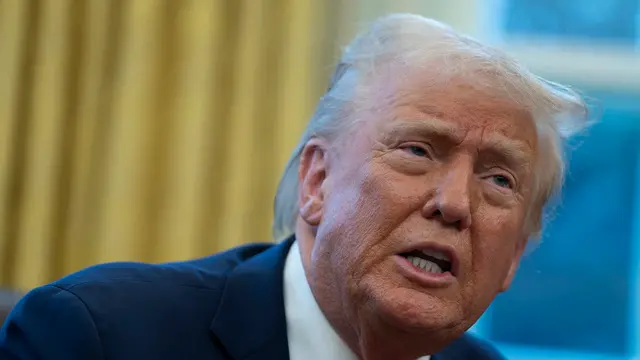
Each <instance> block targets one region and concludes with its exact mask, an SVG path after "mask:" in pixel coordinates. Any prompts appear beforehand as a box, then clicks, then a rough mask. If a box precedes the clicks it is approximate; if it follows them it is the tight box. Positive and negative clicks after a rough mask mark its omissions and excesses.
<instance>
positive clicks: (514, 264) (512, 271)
mask: <svg viewBox="0 0 640 360" xmlns="http://www.w3.org/2000/svg"><path fill="white" fill-rule="evenodd" d="M527 240H528V239H527V238H526V237H525V238H522V239H521V240H520V241H518V244H517V245H516V249H515V252H514V254H513V258H512V259H511V266H510V267H509V272H508V273H507V277H506V278H505V279H504V282H503V283H502V288H501V289H500V292H504V291H507V289H509V287H510V286H511V282H512V281H513V278H514V277H515V275H516V271H517V270H518V267H519V266H520V259H521V258H522V254H524V250H525V249H526V247H527V242H528V241H527Z"/></svg>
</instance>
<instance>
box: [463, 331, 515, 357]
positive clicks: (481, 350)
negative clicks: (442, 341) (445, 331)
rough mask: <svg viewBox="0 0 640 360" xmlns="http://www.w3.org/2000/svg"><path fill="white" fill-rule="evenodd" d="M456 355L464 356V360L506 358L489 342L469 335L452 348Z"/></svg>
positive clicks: (464, 336)
mask: <svg viewBox="0 0 640 360" xmlns="http://www.w3.org/2000/svg"><path fill="white" fill-rule="evenodd" d="M450 347H451V348H452V349H455V351H456V353H461V354H464V356H465V357H464V358H468V359H476V360H505V359H506V358H505V357H504V356H503V355H502V354H500V352H499V351H498V350H497V349H496V348H495V347H494V346H493V345H492V344H491V343H489V342H488V341H486V340H482V339H480V338H478V337H476V336H474V335H471V334H469V333H466V334H464V335H463V336H462V337H461V338H460V339H458V340H457V341H455V342H454V343H453V344H452V345H451V346H450Z"/></svg>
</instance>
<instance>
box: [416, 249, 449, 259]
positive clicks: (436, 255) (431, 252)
mask: <svg viewBox="0 0 640 360" xmlns="http://www.w3.org/2000/svg"><path fill="white" fill-rule="evenodd" d="M422 253H423V254H425V255H429V256H431V257H434V258H436V259H439V260H444V261H449V262H451V259H449V257H448V256H447V254H445V253H441V252H440V251H435V250H422Z"/></svg>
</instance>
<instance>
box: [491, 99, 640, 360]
mask: <svg viewBox="0 0 640 360" xmlns="http://www.w3.org/2000/svg"><path fill="white" fill-rule="evenodd" d="M639 121H640V113H634V112H626V111H614V110H609V111H606V112H605V114H604V118H603V120H602V122H601V123H600V124H598V125H597V126H595V127H594V128H593V129H592V130H591V131H590V133H589V135H588V136H587V137H585V138H584V139H581V140H580V141H581V142H582V143H581V144H580V146H579V147H577V150H575V151H574V152H573V155H571V162H570V167H569V174H568V178H567V182H566V188H565V190H564V191H563V200H562V204H561V205H560V206H559V207H557V209H556V215H555V217H554V219H553V221H552V222H551V223H550V224H549V225H548V226H547V228H546V230H545V236H544V238H543V243H542V244H541V245H540V246H539V248H538V249H537V250H535V251H534V252H533V253H532V254H530V255H529V256H527V257H526V258H524V259H523V261H522V265H521V268H520V270H519V272H518V275H517V276H516V279H515V281H514V284H513V286H512V288H511V289H510V290H509V291H508V292H506V293H505V294H503V295H502V296H500V297H499V298H498V299H497V300H496V301H495V303H494V307H493V311H492V314H491V322H490V324H489V326H490V333H491V334H490V338H491V339H492V340H494V341H499V342H506V343H512V344H518V345H525V346H540V347H545V348H548V347H552V348H561V349H562V350H575V351H583V352H584V351H587V352H598V353H611V354H618V355H624V354H625V353H626V349H627V348H628V347H627V345H628V344H626V341H627V339H628V336H627V333H626V331H627V329H628V321H630V320H629V318H630V316H631V315H630V314H628V311H629V296H630V294H629V291H630V281H631V279H632V276H631V274H630V273H629V272H630V270H629V269H630V261H631V254H630V252H631V241H634V239H633V235H632V227H633V224H632V221H633V216H634V214H633V208H634V204H633V199H634V192H635V191H636V186H637V185H636V184H638V181H640V179H635V174H636V164H637V159H636V158H637V153H638V148H639V145H638V140H637V139H639V136H640V131H638V130H639V129H638V125H637V124H638V122H639ZM575 146H576V144H571V145H570V147H572V148H574V147H575ZM639 300H640V299H639Z"/></svg>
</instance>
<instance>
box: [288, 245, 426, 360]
mask: <svg viewBox="0 0 640 360" xmlns="http://www.w3.org/2000/svg"><path fill="white" fill-rule="evenodd" d="M284 309H285V314H286V317H287V337H288V341H289V358H290V359H291V360H327V359H331V360H358V357H357V356H356V355H355V354H354V353H353V351H351V349H349V347H348V346H347V344H345V342H344V341H343V340H342V339H341V338H340V336H338V334H337V333H336V332H335V330H333V327H331V325H330V324H329V322H328V321H327V319H326V318H325V317H324V314H323V313H322V311H321V310H320V308H319V307H318V304H317V303H316V299H315V298H314V297H313V294H312V293H311V288H309V284H308V283H307V278H306V276H305V273H304V268H303V266H302V259H301V257H300V250H299V248H298V243H297V242H294V243H293V245H291V249H290V250H289V254H288V255H287V260H286V262H285V266H284ZM429 359H430V357H429V356H423V357H421V358H419V359H418V360H429Z"/></svg>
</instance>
